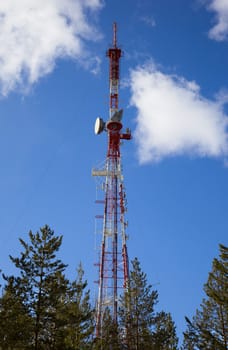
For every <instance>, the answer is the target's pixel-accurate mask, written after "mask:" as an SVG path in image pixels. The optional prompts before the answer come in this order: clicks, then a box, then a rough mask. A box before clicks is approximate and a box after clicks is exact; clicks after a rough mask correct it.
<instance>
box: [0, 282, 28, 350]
mask: <svg viewBox="0 0 228 350" xmlns="http://www.w3.org/2000/svg"><path fill="white" fill-rule="evenodd" d="M32 322H33V320H32V318H31V316H30V315H29V310H28V308H27V306H26V305H25V304H24V303H23V300H22V298H21V296H20V295H18V294H17V290H16V289H15V287H14V284H13V280H12V279H9V283H8V285H7V286H6V287H5V289H4V291H3V296H2V298H1V299H0V349H4V350H7V349H15V343H16V346H17V349H21V350H25V349H30V344H31V328H32Z"/></svg>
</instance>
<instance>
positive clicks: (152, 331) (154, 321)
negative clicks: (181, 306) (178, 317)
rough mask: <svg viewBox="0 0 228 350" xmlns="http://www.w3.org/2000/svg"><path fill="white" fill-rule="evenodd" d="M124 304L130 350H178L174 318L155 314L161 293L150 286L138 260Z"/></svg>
mask: <svg viewBox="0 0 228 350" xmlns="http://www.w3.org/2000/svg"><path fill="white" fill-rule="evenodd" d="M121 302H122V305H121V307H120V311H119V314H120V325H121V327H122V334H123V344H125V348H126V349H127V350H177V345H178V338H177V336H176V327H175V325H174V322H173V320H172V318H171V315H170V314H169V313H165V312H164V311H161V312H155V310H154V308H155V305H156V304H157V302H158V293H157V291H155V290H153V288H152V285H150V284H148V282H147V276H146V274H145V273H144V272H143V271H142V269H141V266H140V263H139V261H138V259H137V258H135V259H134V260H133V261H132V271H131V272H130V280H129V288H128V291H127V292H126V293H125V294H124V296H123V297H122V298H121Z"/></svg>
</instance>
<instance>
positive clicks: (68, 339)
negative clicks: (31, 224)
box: [0, 226, 93, 350]
mask: <svg viewBox="0 0 228 350" xmlns="http://www.w3.org/2000/svg"><path fill="white" fill-rule="evenodd" d="M29 240H30V241H29V243H26V242H25V241H24V240H22V239H20V243H21V245H22V248H23V251H22V252H21V254H20V256H19V257H16V258H14V257H12V256H10V259H11V261H12V262H13V263H14V265H15V266H16V267H17V268H18V270H19V276H17V277H14V276H8V277H7V276H3V277H4V279H5V281H6V286H5V288H4V292H3V297H2V298H1V299H0V328H1V331H0V332H1V333H0V348H1V347H2V348H3V349H4V350H5V349H15V350H16V349H35V350H43V349H44V350H49V349H50V350H51V349H55V350H60V349H61V350H62V349H65V350H75V349H78V350H79V349H80V350H82V349H87V347H86V346H87V344H88V343H89V342H90V340H91V339H90V337H91V334H92V332H93V320H92V310H91V307H90V303H89V292H85V288H86V286H87V284H86V282H84V281H83V270H82V267H81V266H80V267H79V270H78V276H77V279H76V280H75V281H73V282H70V281H69V280H68V279H67V278H66V277H65V275H64V271H65V269H66V265H65V264H63V263H62V261H61V260H60V259H58V258H57V257H56V253H57V252H58V250H59V248H60V246H61V243H62V236H59V237H56V236H54V232H53V231H52V230H51V229H50V228H49V227H48V226H44V227H43V228H41V229H40V232H37V233H36V234H33V233H32V232H31V231H30V232H29Z"/></svg>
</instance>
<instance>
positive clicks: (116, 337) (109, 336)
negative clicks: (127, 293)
mask: <svg viewBox="0 0 228 350" xmlns="http://www.w3.org/2000/svg"><path fill="white" fill-rule="evenodd" d="M121 340H122V339H121V336H120V331H119V327H118V325H117V324H116V323H115V322H114V321H113V319H112V316H111V313H110V309H109V308H108V307H107V308H106V310H105V312H104V315H103V320H102V329H101V337H99V338H97V339H95V341H94V346H93V350H122V349H123V346H122V342H121Z"/></svg>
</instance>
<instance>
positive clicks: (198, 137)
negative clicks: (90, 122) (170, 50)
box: [130, 64, 228, 163]
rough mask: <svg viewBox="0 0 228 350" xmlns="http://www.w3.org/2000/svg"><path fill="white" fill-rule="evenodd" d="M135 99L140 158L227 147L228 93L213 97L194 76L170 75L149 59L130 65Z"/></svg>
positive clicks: (218, 152) (212, 152) (217, 152)
mask: <svg viewBox="0 0 228 350" xmlns="http://www.w3.org/2000/svg"><path fill="white" fill-rule="evenodd" d="M130 87H131V92H132V96H131V105H132V106H134V107H136V109H137V119H136V124H137V125H136V131H135V139H136V142H137V145H138V156H139V161H140V162H141V163H147V162H155V161H158V160H161V159H162V158H165V157H169V156H174V155H182V154H189V155H194V156H199V157H204V156H207V157H220V156H225V155H226V154H227V153H228V135H227V131H226V128H227V124H228V119H227V116H226V115H225V113H224V112H223V103H224V102H227V96H226V97H225V94H224V93H223V94H221V99H220V100H218V101H210V100H208V99H206V98H203V97H202V96H201V95H200V88H199V86H198V85H197V84H196V83H195V82H189V81H187V80H185V79H184V78H182V77H177V76H171V75H166V74H164V73H162V72H161V71H159V70H157V68H156V67H155V66H154V65H152V64H150V65H146V66H144V67H138V68H136V69H135V70H132V71H131V76H130Z"/></svg>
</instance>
